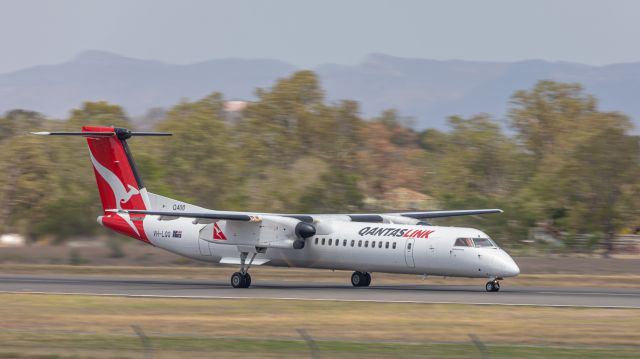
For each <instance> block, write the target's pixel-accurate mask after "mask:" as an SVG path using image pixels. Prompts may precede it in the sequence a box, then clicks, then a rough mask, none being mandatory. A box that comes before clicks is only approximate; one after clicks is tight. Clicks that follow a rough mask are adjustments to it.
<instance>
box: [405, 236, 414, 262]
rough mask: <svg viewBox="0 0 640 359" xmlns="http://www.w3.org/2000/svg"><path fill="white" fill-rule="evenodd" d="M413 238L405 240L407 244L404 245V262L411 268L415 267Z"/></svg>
mask: <svg viewBox="0 0 640 359" xmlns="http://www.w3.org/2000/svg"><path fill="white" fill-rule="evenodd" d="M415 241H416V240H415V238H407V242H406V243H405V245H404V260H405V261H406V262H407V267H409V268H413V267H415V266H416V264H415V262H414V261H413V247H415Z"/></svg>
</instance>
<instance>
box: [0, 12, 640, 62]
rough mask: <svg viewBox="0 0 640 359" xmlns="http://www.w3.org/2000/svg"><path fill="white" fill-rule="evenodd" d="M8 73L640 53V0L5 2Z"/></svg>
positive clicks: (0, 50)
mask: <svg viewBox="0 0 640 359" xmlns="http://www.w3.org/2000/svg"><path fill="white" fill-rule="evenodd" d="M0 14H2V16H0V73H4V72H10V71H15V70H17V69H22V68H26V67H29V66H33V65H40V64H51V63H60V62H65V61H68V60H69V59H71V58H73V57H74V56H76V55H77V54H78V53H80V52H82V51H85V50H90V49H95V50H104V51H111V52H115V53H118V54H121V55H124V56H129V57H136V58H145V59H156V60H161V61H165V62H171V63H193V62H198V61H204V60H209V59H215V58H229V57H240V58H273V59H278V60H283V61H286V62H289V63H291V64H294V65H297V66H301V67H308V68H312V67H314V66H316V65H318V64H323V63H338V64H356V63H359V62H361V61H363V60H364V58H365V57H366V55H367V54H370V53H384V54H388V55H393V56H400V57H414V58H430V59H438V60H446V59H462V60H482V61H516V60H524V59H544V60H549V61H571V62H580V63H586V64H593V65H602V64H610V63H619V62H635V61H640V46H638V39H640V21H638V15H639V14H640V1H628V0H616V1H604V0H603V1H594V0H562V1H560V0H533V1H524V0H523V1H513V0H504V1H503V0H500V1H497V0H482V1H480V0H468V1H463V0H447V1H426V0H423V1H410V0H402V1H401V0H397V1H378V0H366V1H362V0H350V1H346V0H318V1H306V0H296V1H292V0H281V1H275V0H274V1H266V0H263V1H261V0H254V1H246V0H231V1H211V0H208V1H200V0H181V1H177V0H176V1H173V0H172V1H169V0H152V1H151V0H134V1H132V0H103V1H98V0H56V1H53V0H39V1H38V0H21V1H15V0H0Z"/></svg>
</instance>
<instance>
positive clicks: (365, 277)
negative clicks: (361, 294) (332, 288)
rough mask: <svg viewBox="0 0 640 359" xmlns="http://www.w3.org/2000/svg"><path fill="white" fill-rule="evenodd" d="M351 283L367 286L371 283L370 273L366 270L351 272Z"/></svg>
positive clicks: (355, 285) (357, 285) (356, 285)
mask: <svg viewBox="0 0 640 359" xmlns="http://www.w3.org/2000/svg"><path fill="white" fill-rule="evenodd" d="M351 284H353V286H354V287H368V286H369V284H371V274H370V273H368V272H364V273H362V272H353V274H352V275H351Z"/></svg>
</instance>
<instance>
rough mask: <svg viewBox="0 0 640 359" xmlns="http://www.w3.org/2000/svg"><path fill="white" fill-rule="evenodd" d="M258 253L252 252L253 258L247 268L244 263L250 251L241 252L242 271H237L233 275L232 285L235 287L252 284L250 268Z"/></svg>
mask: <svg viewBox="0 0 640 359" xmlns="http://www.w3.org/2000/svg"><path fill="white" fill-rule="evenodd" d="M256 254H258V253H255V252H254V253H252V255H251V259H250V260H249V264H248V265H247V267H246V268H245V266H244V264H245V262H246V260H247V256H248V255H249V252H241V253H240V272H235V273H233V274H232V275H231V286H232V287H234V288H249V286H250V285H251V276H250V275H249V268H250V267H251V263H253V259H254V258H255V257H256Z"/></svg>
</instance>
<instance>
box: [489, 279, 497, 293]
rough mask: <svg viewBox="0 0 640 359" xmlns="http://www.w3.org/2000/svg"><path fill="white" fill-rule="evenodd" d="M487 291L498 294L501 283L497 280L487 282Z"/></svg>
mask: <svg viewBox="0 0 640 359" xmlns="http://www.w3.org/2000/svg"><path fill="white" fill-rule="evenodd" d="M485 289H486V290H487V292H497V291H499V290H500V282H498V280H497V279H494V280H492V281H489V282H487V285H485Z"/></svg>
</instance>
